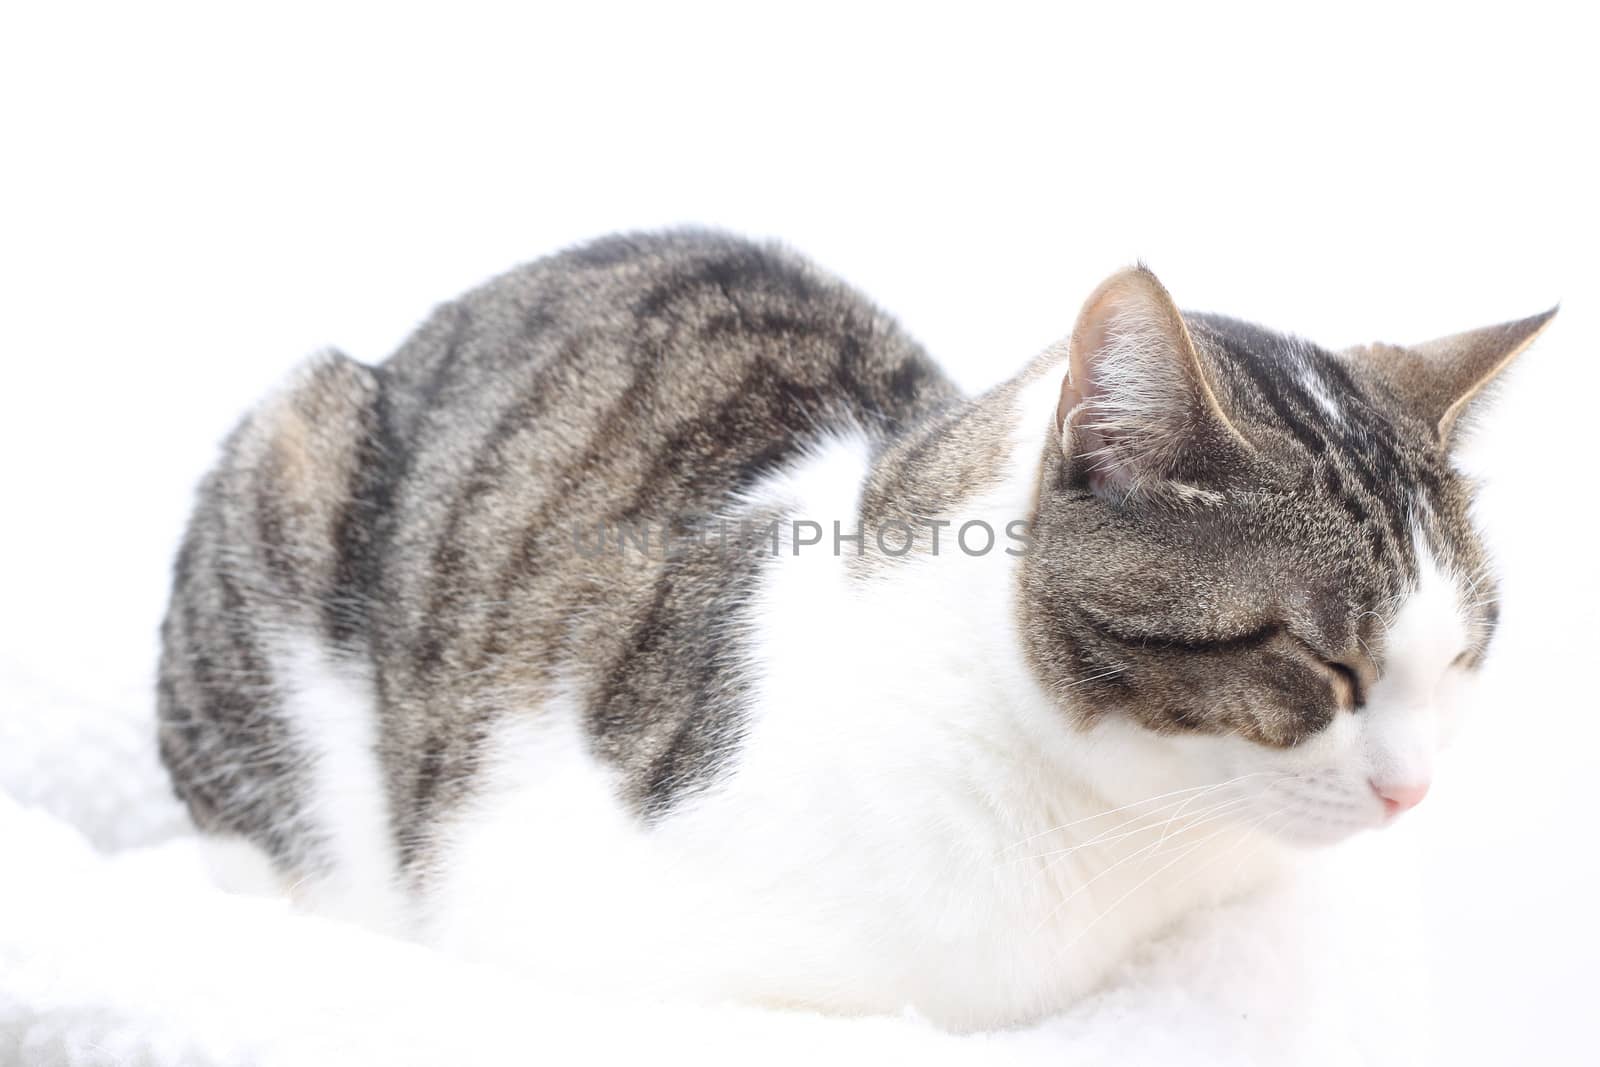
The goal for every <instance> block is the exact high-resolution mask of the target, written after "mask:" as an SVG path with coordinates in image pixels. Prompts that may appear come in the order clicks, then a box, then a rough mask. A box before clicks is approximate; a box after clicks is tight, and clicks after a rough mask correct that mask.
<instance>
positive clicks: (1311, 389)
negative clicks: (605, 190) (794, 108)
mask: <svg viewBox="0 0 1600 1067" xmlns="http://www.w3.org/2000/svg"><path fill="white" fill-rule="evenodd" d="M1553 313H1554V312H1553V311H1552V312H1548V313H1546V314H1543V315H1538V316H1535V317H1532V318H1528V319H1524V320H1521V321H1518V322H1511V323H1507V324H1505V325H1501V326H1494V327H1489V328H1486V329H1481V330H1476V331H1473V332H1469V333H1464V334H1459V335H1456V336H1452V337H1448V338H1445V339H1443V340H1438V341H1433V342H1430V343H1427V344H1422V345H1415V346H1409V347H1401V346H1394V345H1383V344H1378V345H1371V346H1368V347H1364V348H1360V349H1356V350H1351V351H1345V352H1337V353H1336V352H1329V351H1326V350H1324V349H1322V348H1319V347H1317V346H1316V345H1313V344H1311V343H1309V342H1306V341H1303V340H1300V339H1298V338H1295V337H1290V336H1286V335H1283V334H1278V333H1273V332H1271V331H1268V330H1265V329H1262V328H1260V327H1257V326H1252V325H1249V324H1246V323H1243V322H1239V321H1236V320H1233V319H1228V318H1223V317H1219V316H1216V315H1209V314H1193V313H1180V312H1179V311H1178V309H1177V308H1176V306H1175V305H1174V304H1173V302H1172V300H1171V299H1170V298H1169V296H1168V294H1167V292H1166V290H1165V289H1163V287H1162V286H1161V284H1160V283H1159V282H1158V281H1157V280H1156V278H1155V276H1154V275H1153V274H1151V273H1150V272H1149V271H1148V270H1146V269H1144V268H1143V267H1138V268H1134V269H1129V270H1126V271H1123V272H1122V273H1119V274H1116V275H1115V276H1113V277H1112V278H1110V279H1109V280H1108V281H1107V282H1105V284H1103V285H1102V286H1101V287H1100V288H1099V289H1098V290H1097V291H1095V292H1094V293H1093V294H1092V295H1091V296H1090V297H1089V299H1088V301H1087V303H1086V304H1085V305H1084V308H1083V310H1082V312H1081V315H1080V317H1079V318H1078V320H1077V324H1076V326H1075V328H1074V329H1073V331H1072V334H1071V336H1070V338H1069V339H1067V340H1065V341H1063V342H1062V343H1060V344H1058V345H1055V346H1053V347H1051V348H1049V349H1048V350H1046V351H1045V352H1044V353H1042V354H1041V355H1039V356H1038V357H1037V358H1035V359H1034V360H1032V362H1030V363H1028V364H1027V366H1026V367H1024V368H1023V370H1022V371H1021V373H1019V374H1018V375H1017V376H1016V377H1014V378H1012V379H1011V380H1009V381H1007V382H1005V383H1004V384H1002V385H999V386H997V387H995V388H993V389H991V390H990V391H988V392H987V393H984V394H983V395H981V396H978V397H975V398H973V397H967V396H964V395H962V393H961V392H960V391H959V390H957V388H956V387H955V386H954V385H953V384H952V383H951V381H950V379H949V378H948V377H946V376H945V374H944V373H942V372H941V371H940V369H939V368H938V367H937V366H936V365H935V364H934V363H933V362H932V361H931V360H930V359H929V358H928V356H927V355H926V354H925V353H924V352H923V350H922V349H921V348H920V347H918V345H917V344H916V343H915V342H914V341H912V340H911V339H909V338H908V337H907V336H906V335H905V334H904V333H903V332H902V331H901V330H900V328H899V327H898V326H897V325H896V324H895V323H894V322H893V321H892V320H891V319H890V318H889V317H888V316H886V315H885V314H884V313H882V312H881V311H879V310H877V309H876V308H875V307H873V306H872V305H871V304H870V303H868V302H867V301H866V300H865V299H864V298H863V297H861V296H860V295H858V294H857V293H855V292H854V291H852V290H851V289H849V288H847V287H846V286H845V285H843V284H841V283H840V282H838V281H836V280H834V279H833V278H830V277H829V276H828V275H826V274H824V273H822V272H821V271H819V270H818V269H817V268H815V267H813V266H812V265H810V264H808V263H807V262H805V261H803V260H801V259H800V258H798V257H796V256H795V255H793V254H790V253H788V252H786V251H783V250H781V249H778V248H774V247H768V246H763V245H758V244H752V243H748V242H745V241H742V240H738V239H735V238H732V237H728V236H724V235H718V234H711V233H703V232H677V233H666V234H656V235H633V236H620V237H611V238H607V239H604V240H600V241H596V242H594V243H592V244H588V245H586V246H583V247H579V248H576V249H572V250H569V251H566V252H563V253H561V254H559V255H555V256H552V257H550V258H547V259H544V260H542V261H539V262H537V263H534V264H532V265H530V266H526V267H523V268H521V269H518V270H514V271H512V272H510V273H508V274H506V275H504V276H502V277H500V278H498V279H496V280H494V281H492V282H490V283H489V284H487V285H485V286H484V287H482V288H480V289H478V290H476V291H474V292H472V293H469V294H468V295H466V296H465V297H463V298H461V299H459V300H457V301H455V302H454V303H450V304H447V305H445V306H443V307H442V308H440V309H439V310H438V311H436V312H435V313H434V314H433V316H432V317H431V318H430V319H429V320H428V321H427V322H426V323H425V324H424V325H423V326H422V327H421V328H420V329H419V330H418V331H417V333H416V334H415V335H414V336H413V337H412V338H411V339H410V340H409V341H408V342H407V343H406V344H405V345H404V346H403V347H402V348H401V349H400V351H399V352H398V353H396V354H395V355H394V356H393V357H392V358H391V359H389V360H388V361H387V362H386V363H384V364H382V365H381V366H377V367H368V366H364V365H362V364H360V363H357V362H355V361H353V360H351V359H349V358H347V357H345V356H343V355H340V354H338V353H333V352H330V353H325V354H323V355H320V356H318V357H316V358H314V359H312V360H311V361H310V362H309V363H308V364H307V365H305V366H304V367H303V368H302V369H301V370H300V371H299V372H298V373H297V374H295V375H294V377H293V378H292V379H291V380H290V381H289V382H288V383H287V384H286V385H285V386H284V387H283V388H282V389H281V391H279V392H278V393H277V394H276V395H273V396H271V397H270V398H268V399H267V400H265V401H264V402H263V403H262V404H261V405H260V406H259V407H258V408H256V409H255V410H254V411H253V412H252V413H251V414H250V415H248V416H247V417H246V418H245V420H244V421H243V423H242V424H241V425H240V426H239V427H238V428H237V429H236V430H235V431H234V432H233V434H232V435H231V436H230V437H229V438H228V440H227V442H226V445H225V446H224V449H223V453H222V457H221V459H220V461H219V462H218V464H217V466H216V467H215V469H214V470H213V471H212V472H211V473H210V475H209V476H208V477H207V478H206V479H205V482H204V484H203V485H202V487H201V489H200V492H199V497H198V503H197V505H196V508H195V512H194V515H193V517H192V520H191V523H190V525H189V529H188V533H187V536H186V538H185V540H184V542H183V546H182V549H181V551H180V553H179V556H178V559H177V564H176V568H175V580H174V586H173V592H172V600H171V606H170V610H169V613H168V615H167V618H166V622H165V626H164V629H163V640H164V651H163V655H162V660H161V668H160V683H159V705H160V742H161V752H162V755H163V758H164V760H165V762H166V765H167V767H168V768H169V770H170V772H171V775H172V779H173V782H174V784H175V787H176V789H177V792H178V793H179V795H180V796H181V797H182V798H183V800H184V801H186V802H187V805H188V808H189V810H190V812H191V813H192V814H193V818H194V820H195V822H196V823H197V824H198V826H199V827H200V828H201V830H202V831H204V832H205V834H206V835H208V839H210V840H212V841H214V842H215V843H216V846H217V848H218V850H219V854H220V855H230V856H233V857H234V859H235V860H238V859H239V858H240V857H244V856H248V855H254V856H256V857H258V858H259V860H260V861H261V866H262V869H263V870H269V871H270V872H271V874H272V876H273V877H274V878H275V879H277V880H278V882H279V883H280V884H281V886H282V887H283V888H284V889H285V890H286V891H288V892H290V893H291V894H292V895H293V897H294V898H295V899H296V900H297V901H298V902H300V903H301V904H303V905H304V906H306V907H308V908H311V909H313V910H316V911H319V912H324V913H329V914H335V915H340V916H345V917H348V918H350V919H353V920H356V921H358V922H361V923H363V924H366V925H368V926H371V927H374V928H377V929H381V930H386V931H391V932H394V933H396V934H399V935H401V936H406V937H410V938H414V939H417V940H419V941H422V942H424V943H427V944H430V945H434V946H437V947H439V948H441V949H444V950H447V951H450V952H454V953H459V954H462V955H464V956H467V957H470V958H476V959H482V960H488V961H494V962H498V963H507V964H511V965H514V966H516V967H519V968H522V969H524V970H526V971H529V972H532V973H533V974H534V975H536V976H539V977H542V978H546V979H549V980H552V981H558V982H560V983H561V984H562V985H563V986H564V987H565V988H573V987H580V988H581V987H588V988H591V989H595V990H603V991H622V990H626V991H631V992H637V993H641V994H643V995H673V996H686V997H695V998H719V999H720V998H737V999H741V1000H747V1001H755V1002H760V1003H767V1004H777V1005H794V1006H804V1007H810V1008H817V1009H823V1010H830V1011H838V1012H850V1013H858V1012H892V1011H897V1010H901V1009H903V1008H905V1007H908V1006H909V1007H912V1008H914V1009H915V1010H917V1011H919V1012H921V1013H923V1014H924V1015H926V1016H928V1017H930V1018H932V1019H934V1020H936V1021H937V1022H939V1023H941V1024H943V1025H946V1026H949V1027H952V1028H961V1029H967V1028H980V1027H991V1026H998V1025H1005V1024H1011V1023H1015V1022H1018V1021H1022V1020H1028V1019H1031V1018H1035V1017H1038V1016H1040V1015H1042V1014H1045V1013H1049V1012H1051V1011H1053V1010H1056V1009H1059V1008H1061V1007H1062V1006H1063V1005H1066V1004H1067V1003H1069V1002H1070V1001H1072V1000H1073V998H1075V997H1078V996H1080V995H1081V994H1083V993H1084V992H1085V991H1086V990H1088V989H1089V988H1091V987H1092V986H1093V985H1094V984H1095V983H1096V982H1097V981H1098V980H1100V979H1101V978H1102V977H1103V976H1104V975H1105V974H1106V973H1107V971H1108V969H1109V968H1110V967H1111V966H1112V965H1114V964H1115V963H1116V962H1117V961H1118V960H1119V959H1121V958H1122V957H1124V956H1125V955H1126V953H1127V952H1128V950H1129V949H1130V948H1131V947H1132V946H1134V945H1136V944H1137V943H1139V942H1140V940H1141V939H1144V938H1147V937H1149V936H1150V935H1151V934H1152V933H1153V932H1155V931H1157V930H1159V929H1160V928H1161V927H1163V926H1164V925H1167V924H1169V923H1170V922H1172V921H1173V920H1174V919H1175V918H1177V917H1178V916H1180V915H1181V914H1183V913H1184V912H1185V911H1186V910H1189V909H1192V908H1193V907H1195V906H1196V904H1197V903H1198V902H1201V901H1204V900H1208V899H1213V898H1216V897H1218V896H1220V895H1222V894H1227V893H1232V892H1235V891H1237V890H1238V889H1240V888H1241V887H1243V886H1246V885H1249V884H1251V883H1252V882H1254V881H1255V880H1257V879H1259V878H1260V877H1262V876H1263V875H1264V874H1265V873H1266V872H1268V871H1270V870H1272V869H1273V868H1274V867H1275V866H1276V865H1278V864H1279V863H1281V862H1283V860H1284V859H1285V858H1286V857H1287V856H1289V855H1291V854H1292V853H1293V851H1294V846H1296V845H1301V844H1307V843H1322V842H1332V841H1336V840H1338V839H1341V838H1344V837H1346V836H1347V835H1350V834H1352V833H1354V832H1356V831H1359V830H1363V829H1367V828H1374V827H1380V826H1383V825H1385V824H1386V823H1388V822H1390V821H1391V820H1392V819H1393V818H1395V817H1396V816H1397V815H1398V813H1400V812H1402V811H1404V810H1405V809H1407V808H1409V807H1411V806H1412V805H1414V804H1415V803H1417V801H1418V800H1420V799H1421V798H1422V795H1423V793H1424V792H1425V791H1426V790H1427V788H1428V782H1429V776H1430V770H1431V764H1432V760H1433V757H1434V752H1435V749H1436V747H1437V746H1438V744H1439V742H1440V739H1441V736H1442V735H1443V733H1444V732H1445V730H1446V728H1447V726H1448V724H1449V722H1450V719H1451V715H1452V708H1453V707H1454V706H1455V704H1456V703H1457V700H1458V698H1459V697H1460V696H1461V694H1462V692H1463V691H1464V689H1465V687H1466V686H1467V685H1468V683H1469V682H1470V681H1471V679H1472V677H1473V674H1474V672H1475V671H1476V670H1477V668H1478V667H1479V664H1480V663H1481V661H1482V660H1483V657H1484V654H1485V651H1486V649H1487V647H1488V645H1489V641H1490V637H1491V635H1492V634H1493V631H1494V628H1495V622H1496V606H1495V604H1496V598H1495V591H1494V590H1495V587H1494V582H1493V579H1492V578H1491V577H1490V573H1489V570H1488V567H1487V564H1486V561H1485V557H1484V551H1483V548H1482V545H1481V543H1480V540H1479V537H1478V535H1477V533H1476V532H1475V531H1474V529H1473V526H1472V524H1471V523H1470V522H1469V520H1468V512H1469V510H1470V505H1471V503H1472V486H1471V485H1470V484H1469V482H1468V481H1467V480H1466V479H1465V478H1464V477H1463V476H1462V475H1460V474H1459V473H1458V472H1457V471H1456V469H1455V468H1454V467H1453V466H1452V462H1451V451H1452V447H1453V446H1454V444H1455V443H1456V442H1457V440H1458V438H1459V437H1460V436H1461V427H1462V426H1463V424H1464V421H1465V416H1467V415H1468V413H1469V412H1470V411H1471V410H1472V409H1473V408H1474V407H1475V406H1476V405H1477V401H1478V398H1479V397H1480V394H1482V393H1483V391H1484V387H1485V386H1486V385H1487V384H1488V383H1489V382H1490V381H1491V380H1492V379H1493V378H1494V377H1495V376H1496V375H1497V374H1498V373H1499V372H1500V371H1501V370H1502V369H1503V368H1504V367H1505V365H1506V364H1507V363H1508V362H1509V361H1510V360H1511V359H1512V358H1513V357H1514V356H1515V355H1516V354H1517V353H1519V352H1520V351H1522V350H1523V349H1524V348H1526V347H1527V346H1528V344H1529V343H1530V342H1531V341H1532V340H1533V338H1534V337H1535V336H1536V335H1537V334H1538V333H1539V331H1540V330H1541V328H1542V327H1544V325H1545V324H1546V323H1547V322H1548V321H1549V319H1550V317H1551V315H1552V314H1553ZM235 866H237V864H235Z"/></svg>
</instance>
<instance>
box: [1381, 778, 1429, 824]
mask: <svg viewBox="0 0 1600 1067" xmlns="http://www.w3.org/2000/svg"><path fill="white" fill-rule="evenodd" d="M1372 791H1373V792H1374V793H1376V794H1378V799H1379V800H1381V801H1383V813H1384V814H1385V815H1388V816H1391V817H1392V816H1395V815H1399V814H1400V813H1401V812H1402V811H1409V810H1410V809H1412V808H1414V807H1416V806H1417V805H1418V804H1420V803H1422V798H1423V797H1425V796H1427V795H1428V783H1427V782H1421V783H1418V784H1416V785H1379V784H1378V783H1377V782H1373V783H1372Z"/></svg>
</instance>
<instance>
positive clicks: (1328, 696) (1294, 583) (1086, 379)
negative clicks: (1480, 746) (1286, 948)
mask: <svg viewBox="0 0 1600 1067" xmlns="http://www.w3.org/2000/svg"><path fill="white" fill-rule="evenodd" d="M1553 314H1554V312H1553V311H1551V312H1547V313H1545V314H1543V315H1538V316H1535V317H1533V318H1529V319H1523V320H1521V321H1518V322H1511V323H1506V324H1504V325H1501V326H1493V327H1489V328H1486V329H1482V330H1475V331H1472V332H1469V333H1464V334H1459V335H1456V336H1452V337H1447V338H1443V339H1441V340H1438V341H1433V342H1430V343H1428V344H1423V345H1418V346H1412V347H1398V346H1392V345H1371V346H1367V347H1363V348H1359V349H1355V350H1351V351H1346V352H1339V353H1333V352H1328V351H1324V350H1322V349H1320V348H1318V347H1316V346H1315V345H1312V344H1309V343H1307V342H1305V341H1302V340H1300V339H1298V338H1294V337H1289V336H1284V335H1281V334H1276V333H1273V332H1270V331H1268V330H1264V329H1261V328H1259V327H1256V326H1251V325H1248V324H1246V323H1242V322H1236V321H1233V320H1230V319H1225V318H1220V317H1214V316H1210V315H1196V314H1180V312H1179V311H1178V309H1177V308H1176V306H1175V305H1174V304H1173V302H1172V300H1171V298H1170V297H1169V296H1168V294H1167V292H1166V290H1165V289H1164V288H1163V287H1162V286H1161V284H1160V282H1158V281H1157V280H1156V278H1155V276H1154V275H1153V274H1151V273H1150V272H1149V271H1147V270H1145V269H1143V268H1139V269H1134V270H1129V271H1125V272H1123V273H1121V274H1118V275H1116V276H1114V277H1113V278H1111V279H1110V280H1109V281H1107V282H1106V283H1105V284H1104V285H1103V286H1101V287H1100V289H1099V290H1097V291H1096V292H1095V293H1094V295H1093V296H1091V297H1090V299H1089V301H1088V303H1087V304H1086V305H1085V307H1084V310H1083V313H1082V315H1081V317H1080V318H1079V321H1078V324H1077V327H1076V329H1075V330H1074V332H1073V335H1072V339H1071V358H1070V361H1069V371H1068V374H1067V377H1066V379H1065V381H1064V382H1063V383H1062V386H1061V399H1060V404H1059V407H1058V408H1057V412H1056V423H1055V429H1056V437H1057V440H1056V441H1055V442H1053V443H1052V446H1051V447H1050V448H1049V449H1048V450H1047V455H1046V461H1045V466H1044V477H1043V480H1042V485H1041V489H1040V499H1039V502H1038V512H1037V515H1036V517H1035V521H1034V524H1033V531H1032V533H1033V539H1034V542H1035V546H1036V547H1035V550H1034V551H1033V552H1032V553H1030V554H1029V555H1028V557H1027V558H1026V559H1025V561H1024V563H1023V567H1024V570H1023V591H1022V595H1023V598H1024V604H1025V610H1024V618H1025V620H1026V622H1025V626H1026V630H1027V634H1026V637H1027V643H1028V648H1029V654H1030V658H1031V659H1032V661H1033V663H1034V666H1035V669H1036V670H1037V672H1038V673H1039V675H1040V677H1041V678H1042V680H1043V681H1044V683H1045V685H1046V687H1047V688H1048V689H1050V690H1051V691H1052V692H1053V693H1055V694H1057V696H1058V697H1059V699H1060V700H1061V702H1062V703H1063V704H1064V705H1065V706H1066V707H1067V708H1068V709H1069V710H1070V712H1071V713H1072V715H1074V716H1075V717H1076V718H1077V719H1078V721H1079V724H1080V725H1081V726H1082V727H1083V728H1085V729H1087V730H1089V731H1091V732H1092V733H1093V734H1094V735H1095V736H1096V738H1097V741H1098V743H1099V744H1101V745H1103V746H1106V747H1107V748H1108V749H1117V748H1118V747H1119V746H1120V751H1112V752H1110V753H1109V758H1107V759H1104V760H1101V761H1099V763H1100V767H1101V771H1100V773H1101V774H1103V775H1106V776H1110V777H1111V778H1113V779H1115V780H1114V781H1106V782H1103V783H1102V784H1103V785H1104V786H1105V787H1106V789H1107V791H1108V792H1112V793H1113V794H1115V795H1118V797H1119V799H1124V800H1125V799H1129V798H1133V797H1137V796H1140V795H1155V794H1156V793H1159V792H1161V791H1162V790H1164V789H1172V788H1183V787H1192V786H1194V785H1197V784H1203V783H1206V782H1221V781H1228V780H1236V784H1235V785H1233V786H1230V787H1229V795H1231V796H1234V797H1236V798H1239V799H1237V801H1236V803H1235V808H1236V814H1239V815H1241V816H1244V817H1248V818H1252V819H1254V820H1256V821H1258V822H1259V823H1260V825H1261V826H1263V827H1264V828H1266V829H1269V830H1272V831H1275V832H1276V833H1278V834H1279V835H1280V836H1283V837H1287V838H1290V839H1293V840H1300V841H1320V840H1333V839H1337V838H1340V837H1343V836H1345V835H1346V834H1348V833H1350V832H1353V831H1355V830H1358V829H1362V828H1365V827H1376V826H1380V825H1383V824H1384V823H1385V822H1387V821H1388V820H1389V819H1391V818H1393V817H1394V816H1395V815H1397V814H1398V813H1399V812H1400V811H1403V810H1405V809H1406V808H1408V807H1410V806H1411V805H1413V804H1415V803H1416V802H1417V801H1418V800H1420V799H1421V797H1422V794H1423V793H1424V792H1426V790H1427V788H1428V785H1429V783H1430V780H1431V778H1432V774H1433V762H1434V756H1435V751H1436V749H1437V748H1438V746H1439V744H1440V743H1441V740H1442V738H1443V737H1444V736H1445V734H1446V733H1447V732H1448V729H1449V726H1450V722H1451V719H1452V715H1453V712H1454V709H1455V706H1456V704H1457V703H1458V702H1459V700H1460V698H1461V696H1462V690H1463V688H1464V687H1466V686H1469V685H1470V684H1471V681H1472V678H1473V675H1474V674H1475V672H1476V671H1477V670H1478V668H1479V666H1480V665H1481V663H1482V662H1483V659H1484V656H1485V653H1486V651H1487V648H1488V645H1489V642H1490V639H1491V637H1492V636H1493V634H1494V630H1495V625H1496V618H1497V609H1496V587H1495V582H1494V579H1493V577H1492V576H1491V574H1490V571H1489V567H1488V564H1487V561H1486V559H1485V554H1484V550H1483V546H1482V544H1481V542H1480V539H1479V535H1478V533H1477V531H1476V530H1475V529H1474V528H1473V525H1472V522H1471V520H1470V519H1469V510H1470V506H1471V503H1472V494H1473V487H1472V485H1471V483H1470V482H1469V481H1468V480H1467V479H1466V478H1465V477H1464V476H1463V475H1462V474H1460V473H1459V472H1458V471H1457V470H1456V469H1455V467H1454V466H1453V464H1452V461H1451V452H1452V449H1453V447H1454V446H1455V445H1456V444H1457V443H1458V440H1459V438H1460V436H1461V429H1462V426H1463V423H1464V421H1465V416H1467V415H1469V414H1470V413H1471V411H1472V409H1473V408H1474V407H1475V406H1476V405H1477V403H1478V401H1479V399H1480V397H1481V395H1482V393H1483V392H1484V388H1485V386H1486V385H1488V383H1489V382H1490V381H1491V380H1492V379H1494V377H1495V376H1496V375H1497V374H1498V373H1499V372H1500V371H1501V370H1502V369H1503V368H1504V367H1505V366H1506V365H1507V364H1508V363H1509V362H1510V361H1511V359H1512V358H1513V357H1515V356H1516V355H1517V354H1518V353H1519V352H1520V351H1522V350H1523V349H1524V348H1526V347H1527V346H1528V344H1529V343H1530V342H1531V341H1532V340H1533V338H1534V337H1535V336H1536V335H1537V334H1538V333H1539V331H1540V330H1541V329H1542V328H1543V326H1544V325H1545V324H1546V323H1547V322H1548V321H1549V320H1550V318H1551V316H1552V315H1553Z"/></svg>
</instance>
